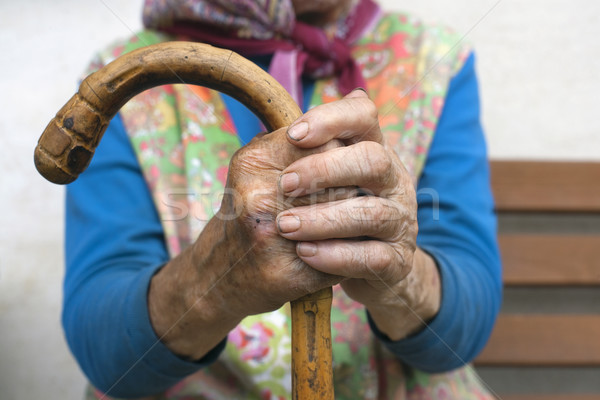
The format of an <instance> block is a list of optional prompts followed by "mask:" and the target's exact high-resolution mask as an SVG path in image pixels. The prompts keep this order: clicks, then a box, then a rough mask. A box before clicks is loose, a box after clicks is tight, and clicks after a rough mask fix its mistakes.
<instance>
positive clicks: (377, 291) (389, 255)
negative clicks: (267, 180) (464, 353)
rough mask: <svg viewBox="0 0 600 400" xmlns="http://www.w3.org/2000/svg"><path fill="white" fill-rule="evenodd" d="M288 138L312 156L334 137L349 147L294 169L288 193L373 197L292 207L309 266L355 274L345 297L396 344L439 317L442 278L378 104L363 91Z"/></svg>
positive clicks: (289, 220) (284, 187) (285, 177)
mask: <svg viewBox="0 0 600 400" xmlns="http://www.w3.org/2000/svg"><path fill="white" fill-rule="evenodd" d="M288 140H289V142H290V143H292V144H294V145H295V146H297V147H299V148H303V149H310V148H319V147H321V146H323V145H324V144H326V143H328V142H329V141H331V140H340V141H342V142H343V143H344V144H345V145H346V146H345V147H335V148H330V149H328V150H327V151H323V152H318V153H315V154H312V155H308V156H306V157H303V158H300V159H298V160H296V161H294V162H293V163H291V164H290V165H289V166H287V167H286V168H285V170H284V171H283V173H282V174H281V176H280V179H279V187H280V190H281V191H282V192H283V193H284V194H285V195H287V196H291V197H297V196H306V195H310V194H312V193H317V192H319V191H321V190H323V189H326V188H336V187H348V186H355V187H358V188H360V190H361V191H363V192H364V193H366V194H367V195H365V196H358V197H350V198H346V199H342V200H337V201H330V202H323V203H318V204H311V205H307V206H301V207H295V208H291V209H287V210H284V211H282V212H280V213H279V215H278V216H277V222H278V229H279V232H280V234H281V236H283V237H285V238H287V239H290V240H293V241H296V242H297V244H296V252H297V254H298V256H299V257H300V258H301V259H302V260H303V261H304V262H305V263H306V264H308V265H310V266H311V267H313V268H314V269H316V270H318V271H321V272H324V273H327V274H332V275H340V276H343V277H345V278H346V279H345V280H344V281H342V282H341V285H342V287H343V289H344V290H345V292H346V293H347V294H348V296H350V297H351V298H352V299H354V300H356V301H358V302H360V303H362V304H364V305H365V306H366V308H367V309H368V310H369V312H370V314H371V317H372V319H373V320H374V322H375V323H376V325H377V326H378V328H379V329H380V330H381V331H382V332H383V333H384V334H386V335H387V336H388V337H389V338H390V339H392V340H398V339H401V338H403V337H405V336H407V335H409V334H411V333H414V332H416V331H417V330H419V329H420V328H421V327H422V326H423V322H424V321H427V320H429V319H431V318H432V317H433V316H435V314H436V313H437V311H438V310H439V306H440V297H441V289H440V280H439V273H438V270H437V267H436V265H435V263H434V261H433V260H432V259H431V257H429V256H428V255H427V254H426V253H424V252H422V251H420V250H419V249H417V247H416V236H417V230H418V226H417V202H416V195H415V190H414V187H413V184H412V181H411V177H410V176H409V174H408V172H407V171H406V169H405V168H404V166H403V165H402V163H401V161H400V160H399V159H398V157H397V155H396V154H395V153H394V151H393V150H392V149H390V148H388V147H386V145H385V142H384V140H383V136H382V133H381V130H380V128H379V124H378V119H377V110H376V108H375V105H374V104H373V102H372V101H370V99H369V98H368V96H367V94H366V93H365V92H364V91H362V90H355V91H353V92H352V93H350V94H349V95H347V96H346V97H345V98H344V99H342V100H340V101H337V102H333V103H329V104H325V105H322V106H319V107H316V108H314V109H312V110H311V111H309V112H307V113H306V114H304V115H303V116H302V117H300V118H299V119H298V120H297V121H295V122H294V123H293V124H292V125H291V126H290V127H289V128H288Z"/></svg>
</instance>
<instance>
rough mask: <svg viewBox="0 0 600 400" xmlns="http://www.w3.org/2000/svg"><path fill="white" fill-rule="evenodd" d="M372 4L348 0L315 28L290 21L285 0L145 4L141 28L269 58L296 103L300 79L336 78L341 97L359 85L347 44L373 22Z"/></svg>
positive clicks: (168, 0)
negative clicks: (344, 10) (339, 12)
mask: <svg viewBox="0 0 600 400" xmlns="http://www.w3.org/2000/svg"><path fill="white" fill-rule="evenodd" d="M380 15H381V11H380V9H379V6H378V5H377V4H375V3H374V2H373V1H372V0H353V3H352V5H351V7H350V8H349V11H348V12H347V13H346V14H345V15H342V16H340V17H339V18H338V20H337V21H335V22H333V23H331V24H329V25H328V26H326V27H323V28H318V27H315V26H312V25H308V24H306V23H303V22H299V21H296V15H295V14H294V9H293V6H292V2H291V0H229V1H228V0H145V4H144V25H145V26H146V27H147V28H150V29H155V30H161V31H164V32H167V33H171V34H175V35H178V36H184V37H188V38H191V39H193V40H198V41H202V42H206V43H210V44H213V45H215V46H219V47H225V48H228V49H232V50H234V51H236V52H238V53H240V54H242V55H243V56H246V57H249V56H255V55H265V54H273V58H272V61H271V65H270V67H269V73H270V74H271V75H273V76H274V77H275V78H276V79H277V80H278V81H279V82H280V83H281V84H282V85H283V87H285V88H286V89H287V90H288V92H290V94H291V95H292V97H294V99H295V100H296V102H297V103H298V104H299V105H302V86H301V81H300V79H301V77H302V75H306V76H309V77H311V78H324V77H329V76H334V75H335V76H337V77H338V88H339V89H340V92H342V94H344V95H345V94H347V93H349V92H350V91H352V90H353V89H354V88H356V87H359V86H360V87H365V88H366V84H365V81H364V79H363V77H362V75H361V73H360V70H359V68H358V66H357V65H356V62H355V61H354V59H353V58H352V56H351V53H350V46H351V45H352V44H353V43H354V42H356V41H357V40H358V39H360V38H361V37H362V36H363V34H364V33H366V32H368V31H369V30H370V27H372V26H373V24H374V23H375V22H376V21H377V20H378V19H379V16H380Z"/></svg>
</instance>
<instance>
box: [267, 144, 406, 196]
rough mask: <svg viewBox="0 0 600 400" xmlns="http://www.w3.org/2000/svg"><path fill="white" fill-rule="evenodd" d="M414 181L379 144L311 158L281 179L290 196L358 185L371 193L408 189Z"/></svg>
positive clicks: (289, 167) (294, 164)
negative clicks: (406, 186)
mask: <svg viewBox="0 0 600 400" xmlns="http://www.w3.org/2000/svg"><path fill="white" fill-rule="evenodd" d="M405 185H409V186H411V187H412V182H411V180H410V178H409V177H408V174H407V173H406V171H405V170H404V168H403V167H402V163H401V162H400V160H398V158H397V156H396V155H395V154H393V153H391V152H388V151H387V150H386V149H385V148H384V147H383V146H382V145H380V144H378V143H375V142H360V143H356V144H354V145H352V146H346V147H340V148H335V149H332V150H330V151H327V152H324V153H320V154H314V155H309V156H307V157H304V158H302V159H299V160H297V161H295V162H293V163H292V164H290V165H289V166H288V167H287V168H285V170H283V172H282V175H281V176H280V178H279V189H280V190H281V192H282V193H284V194H286V195H288V196H301V195H305V194H310V193H314V192H317V191H319V190H321V189H322V188H327V187H342V186H358V187H360V188H363V189H366V190H367V191H368V192H369V193H372V194H375V195H380V194H381V193H382V192H383V191H386V192H388V191H390V190H391V191H392V192H393V191H395V190H396V189H400V190H404V189H403V188H402V187H403V186H405Z"/></svg>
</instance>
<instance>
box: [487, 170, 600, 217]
mask: <svg viewBox="0 0 600 400" xmlns="http://www.w3.org/2000/svg"><path fill="white" fill-rule="evenodd" d="M491 181H492V190H493V192H494V197H495V200H496V208H497V210H498V211H560V212H600V163H594V162H549V161H492V162H491Z"/></svg>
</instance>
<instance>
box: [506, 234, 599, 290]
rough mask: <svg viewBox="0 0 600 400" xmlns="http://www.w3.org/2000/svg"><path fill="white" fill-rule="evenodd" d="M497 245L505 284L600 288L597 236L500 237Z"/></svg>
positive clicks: (538, 235)
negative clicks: (592, 286) (498, 245)
mask: <svg viewBox="0 0 600 400" xmlns="http://www.w3.org/2000/svg"><path fill="white" fill-rule="evenodd" d="M499 244H500V252H501V254H502V263H503V266H504V284H505V285H510V286H591V285H600V237H599V236H591V235H541V234H536V235H528V234H503V235H500V237H499Z"/></svg>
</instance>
